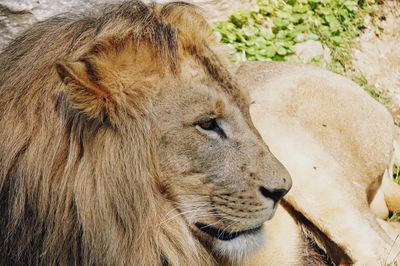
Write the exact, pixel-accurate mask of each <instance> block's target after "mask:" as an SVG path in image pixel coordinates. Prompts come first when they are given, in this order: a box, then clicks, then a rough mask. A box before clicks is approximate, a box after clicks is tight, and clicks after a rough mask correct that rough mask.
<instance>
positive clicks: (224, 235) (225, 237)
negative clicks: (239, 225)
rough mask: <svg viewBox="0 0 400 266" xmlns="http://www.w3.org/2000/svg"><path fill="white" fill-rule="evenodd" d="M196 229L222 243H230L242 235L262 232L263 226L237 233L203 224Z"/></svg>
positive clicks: (199, 224)
mask: <svg viewBox="0 0 400 266" xmlns="http://www.w3.org/2000/svg"><path fill="white" fill-rule="evenodd" d="M196 227H197V228H199V229H200V230H201V231H202V232H204V233H206V234H208V235H210V236H212V237H214V238H216V239H219V240H222V241H229V240H232V239H235V238H237V237H239V236H242V235H250V234H256V233H258V232H259V231H261V228H262V225H260V226H257V227H255V228H251V229H247V230H243V231H237V232H226V231H224V230H222V229H218V228H215V227H212V226H210V225H207V224H203V223H196Z"/></svg>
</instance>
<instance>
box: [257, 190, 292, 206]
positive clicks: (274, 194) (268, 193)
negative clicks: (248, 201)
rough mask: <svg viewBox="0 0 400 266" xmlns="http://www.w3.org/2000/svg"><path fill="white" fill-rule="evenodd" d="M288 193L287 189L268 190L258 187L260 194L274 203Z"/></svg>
mask: <svg viewBox="0 0 400 266" xmlns="http://www.w3.org/2000/svg"><path fill="white" fill-rule="evenodd" d="M288 191H289V190H288V189H268V188H266V187H260V192H261V194H262V195H263V196H264V197H266V198H269V199H272V200H273V201H274V202H275V203H276V202H278V201H279V200H280V199H281V198H283V196H285V195H286V193H288Z"/></svg>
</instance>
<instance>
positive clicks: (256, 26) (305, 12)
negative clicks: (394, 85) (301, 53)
mask: <svg viewBox="0 0 400 266" xmlns="http://www.w3.org/2000/svg"><path fill="white" fill-rule="evenodd" d="M366 15H370V16H371V18H377V17H379V15H380V9H379V5H378V3H377V1H375V0H358V1H357V0H264V1H261V0H260V1H258V4H257V6H256V8H255V9H254V10H252V11H241V12H238V13H235V14H233V15H232V16H231V17H230V18H229V19H228V20H227V21H226V22H220V23H217V24H215V29H216V31H217V32H219V33H220V35H221V41H222V42H224V43H226V44H228V45H229V46H230V47H231V48H232V49H233V51H234V53H233V60H234V61H235V62H237V63H240V62H242V61H244V60H259V61H299V59H298V58H297V57H296V55H295V54H294V47H295V45H296V43H301V42H305V41H308V40H315V41H319V42H321V44H323V45H324V46H326V47H328V48H329V49H330V53H331V62H330V63H329V65H327V64H326V63H325V61H324V59H323V58H322V57H317V58H313V59H312V60H311V62H308V63H311V64H316V65H319V66H323V67H326V68H328V69H330V70H332V71H334V72H336V73H339V74H343V75H346V76H348V77H350V78H351V79H353V80H354V81H355V82H357V83H358V84H360V85H361V86H362V87H364V88H365V89H366V91H368V92H369V93H370V94H371V96H373V97H375V98H376V99H378V100H379V101H381V102H382V103H384V104H388V102H389V100H388V99H387V98H385V97H383V95H381V93H380V92H379V91H378V90H377V89H376V88H375V87H374V86H372V85H369V84H368V83H367V82H366V80H365V78H364V77H360V76H359V75H358V74H355V71H354V69H353V67H352V64H351V58H352V56H351V48H352V45H353V43H354V40H355V38H356V37H357V36H358V35H359V34H360V32H361V31H362V29H363V28H364V27H365V25H364V20H365V16H366ZM373 21H374V20H373Z"/></svg>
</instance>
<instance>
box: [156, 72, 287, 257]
mask: <svg viewBox="0 0 400 266" xmlns="http://www.w3.org/2000/svg"><path fill="white" fill-rule="evenodd" d="M194 67H195V66H193V65H192V66H187V67H186V68H185V69H186V70H188V69H189V68H192V71H191V73H190V74H187V75H186V76H182V77H181V79H180V80H179V81H174V82H171V83H165V85H164V86H165V88H164V89H163V90H162V91H163V92H162V93H161V95H160V97H159V99H158V100H157V101H156V110H157V115H158V119H157V121H158V127H159V130H160V134H161V140H160V142H159V153H160V154H159V156H160V158H159V159H160V162H161V173H162V184H161V187H162V190H164V192H165V195H166V197H167V198H168V200H171V201H172V202H173V204H174V206H175V207H176V208H177V210H178V211H179V212H180V213H181V215H182V216H183V217H184V219H185V220H186V222H187V223H188V225H189V226H190V228H191V229H192V231H193V232H194V234H195V235H196V236H197V237H198V238H199V239H200V240H201V241H202V242H203V243H204V244H205V245H206V246H207V247H208V248H210V249H211V250H212V251H213V252H214V253H215V254H217V256H221V257H228V258H229V259H234V260H236V259H240V258H242V257H243V256H244V255H246V254H247V253H248V252H249V251H252V250H254V249H255V248H256V247H257V246H259V245H260V244H262V243H263V240H264V239H263V234H262V225H263V223H264V222H265V221H266V220H269V219H271V218H272V216H273V215H274V212H275V210H276V207H277V203H278V201H279V200H280V199H281V198H282V197H283V196H284V195H285V194H286V193H287V192H288V190H289V189H290V187H291V178H290V176H289V174H288V172H287V171H286V169H285V168H284V167H283V166H282V165H281V163H280V162H279V161H278V160H277V159H276V158H275V157H274V155H273V154H272V153H271V152H270V151H269V149H268V147H267V146H266V145H265V143H264V142H263V140H262V139H261V137H260V135H259V134H258V132H257V130H256V129H255V127H254V126H253V124H252V122H251V120H250V119H249V113H248V108H249V104H248V103H246V100H245V97H244V96H243V95H241V97H242V103H243V102H244V104H243V105H242V106H241V107H240V104H238V102H237V100H235V99H234V97H232V96H231V95H229V94H228V93H226V92H225V91H224V89H223V88H222V87H220V85H219V84H218V82H216V81H214V80H212V78H211V77H209V76H208V75H207V74H206V73H205V72H204V71H202V70H194V69H193V68H194ZM198 69H201V67H200V66H198ZM188 72H190V71H188ZM167 219H168V217H167Z"/></svg>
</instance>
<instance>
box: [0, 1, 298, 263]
mask: <svg viewBox="0 0 400 266" xmlns="http://www.w3.org/2000/svg"><path fill="white" fill-rule="evenodd" d="M214 46H215V44H214V41H213V34H212V31H211V30H210V28H209V26H208V25H207V23H206V22H205V20H204V19H203V18H202V17H201V15H199V13H198V11H197V10H196V8H194V7H193V6H190V5H188V4H184V3H171V4H166V5H145V4H143V3H141V2H137V1H135V2H126V3H124V4H121V5H115V6H110V7H108V8H106V9H105V10H104V11H102V12H99V13H95V14H94V15H91V16H78V17H74V16H64V17H58V18H52V19H50V20H48V21H45V22H42V23H39V24H38V25H36V26H34V27H33V28H32V29H31V30H29V31H27V32H25V33H24V34H23V35H22V36H21V37H19V38H18V39H16V40H15V41H14V42H13V43H11V44H10V45H9V47H8V48H6V50H5V51H4V52H3V53H2V54H1V55H0V73H1V77H0V127H1V128H2V129H4V130H1V131H0V165H1V168H0V182H1V183H0V184H1V195H0V196H1V202H2V205H1V206H2V207H1V217H2V218H1V220H0V221H1V228H2V229H1V234H0V238H1V239H0V241H1V243H3V245H2V246H1V251H0V255H1V257H2V258H9V259H8V260H9V261H8V262H10V263H14V264H15V263H21V262H22V263H26V264H68V263H78V264H93V263H94V264H111V265H124V264H131V265H155V264H158V263H160V262H162V263H167V264H171V265H178V264H180V265H185V264H186V265H188V264H191V265H193V263H196V262H197V263H198V264H204V263H213V262H214V263H215V262H216V261H218V260H221V259H222V260H225V259H228V260H230V261H238V260H239V259H241V258H243V257H244V255H246V254H248V253H249V251H251V250H253V249H255V248H256V247H257V246H259V245H260V244H261V243H262V242H263V238H262V234H261V230H262V224H263V222H265V221H266V220H268V219H270V218H271V217H272V216H273V214H274V211H275V209H276V206H277V202H278V201H279V199H281V197H282V196H283V195H284V194H285V193H286V192H287V191H288V189H289V188H290V186H291V180H290V177H289V175H288V173H287V172H286V170H285V169H284V167H283V166H282V165H281V164H280V163H279V162H278V161H277V159H276V158H275V157H274V156H273V155H272V154H271V152H270V151H269V150H268V148H267V146H266V145H265V144H264V142H263V140H262V139H261V137H260V135H259V134H258V132H257V130H256V129H255V127H254V126H253V124H252V122H251V119H250V115H249V101H248V99H247V97H246V95H245V93H244V92H243V91H241V89H240V88H239V87H238V86H237V84H236V83H235V81H234V80H233V78H232V76H231V75H230V73H229V72H228V71H227V70H226V69H225V68H224V66H223V65H222V64H221V62H220V60H219V59H218V56H217V55H216V53H215V50H214V49H215V47H214Z"/></svg>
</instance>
